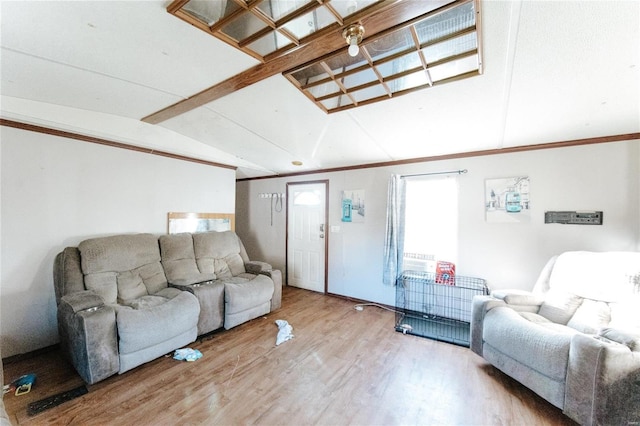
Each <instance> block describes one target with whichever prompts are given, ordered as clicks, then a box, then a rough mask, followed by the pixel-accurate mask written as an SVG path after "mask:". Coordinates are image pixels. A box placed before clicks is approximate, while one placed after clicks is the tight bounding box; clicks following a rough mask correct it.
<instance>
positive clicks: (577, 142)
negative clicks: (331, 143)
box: [236, 133, 640, 182]
mask: <svg viewBox="0 0 640 426" xmlns="http://www.w3.org/2000/svg"><path fill="white" fill-rule="evenodd" d="M634 140H640V133H626V134H621V135H612V136H598V137H595V138H586V139H574V140H569V141H562V142H549V143H542V144H536V145H522V146H514V147H507V148H496V149H486V150H482V151H469V152H461V153H457V154H445V155H434V156H430V157H417V158H408V159H405V160H395V161H382V162H378V163H370V164H360V165H356V166H344V167H333V168H329V169H317V170H307V171H304V172H295V173H285V174H281V175H277V176H260V177H253V178H243V179H236V182H244V181H251V180H262V179H278V178H283V177H293V176H304V175H314V174H320V173H332V172H344V171H349V170H361V169H373V168H378V167H389V166H401V165H405V164H414V163H429V162H432V161H442V160H454V159H458V158H472V157H484V156H487V155H499V154H512V153H517V152H526V151H538V150H541V149H554V148H567V147H572V146H581V145H594V144H599V143H609V142H624V141H634Z"/></svg>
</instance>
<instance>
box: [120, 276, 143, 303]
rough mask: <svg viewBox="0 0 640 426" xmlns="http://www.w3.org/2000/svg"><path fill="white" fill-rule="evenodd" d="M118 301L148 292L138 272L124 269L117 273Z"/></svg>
mask: <svg viewBox="0 0 640 426" xmlns="http://www.w3.org/2000/svg"><path fill="white" fill-rule="evenodd" d="M117 283H118V303H123V302H125V301H127V300H131V299H137V298H138V297H142V296H145V295H147V294H149V293H148V292H147V287H145V286H144V283H143V282H142V278H141V277H140V274H137V273H135V272H133V271H124V272H120V273H119V274H118V278H117Z"/></svg>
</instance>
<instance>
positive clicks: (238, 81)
mask: <svg viewBox="0 0 640 426" xmlns="http://www.w3.org/2000/svg"><path fill="white" fill-rule="evenodd" d="M189 1H190V0H174V1H173V2H172V3H171V4H170V5H169V6H168V7H167V11H168V12H169V13H171V14H173V15H175V16H176V17H178V18H180V19H182V20H184V21H186V22H188V23H189V24H191V25H193V26H195V27H197V28H198V29H200V30H202V31H205V32H207V33H209V34H211V35H212V36H215V37H217V38H219V39H220V40H223V41H225V42H226V43H229V44H231V45H232V46H234V47H236V48H238V49H240V50H242V51H243V52H246V53H248V54H251V53H250V51H249V49H247V46H248V45H250V44H251V43H250V42H249V41H247V40H241V41H240V42H239V41H237V40H234V39H232V38H229V37H228V36H226V35H224V33H222V32H221V31H220V30H221V29H222V28H224V27H225V25H228V24H229V22H231V21H233V19H234V17H235V18H237V17H238V16H240V15H242V14H247V13H251V14H252V16H258V17H259V18H260V19H261V20H263V21H264V20H265V17H266V15H265V14H264V13H263V12H258V10H254V9H257V8H259V6H260V5H261V4H262V3H263V2H266V1H267V0H228V1H229V2H232V3H233V4H234V5H237V6H238V8H237V9H236V10H235V11H232V12H231V13H229V14H227V15H226V16H223V17H221V18H220V19H219V20H218V21H216V22H214V23H213V24H212V25H208V24H207V23H206V22H204V21H202V20H200V19H198V18H197V17H195V16H194V15H193V14H191V13H189V12H186V11H185V10H184V9H183V8H184V7H185V5H187V4H188V3H189ZM191 1H193V0H191ZM199 1H202V0H199ZM334 1H335V0H334ZM330 3H331V0H311V1H310V2H309V3H307V4H305V5H304V6H303V7H301V8H299V9H297V10H294V11H292V12H291V13H289V14H286V15H285V16H283V17H281V18H279V19H277V20H275V21H270V22H269V24H268V25H267V26H268V28H267V29H264V30H261V31H267V32H268V31H272V30H274V29H276V30H277V29H278V28H281V27H282V26H283V25H285V24H286V23H287V22H288V21H289V20H291V19H296V18H298V17H300V16H304V14H305V13H307V12H308V11H309V10H316V9H317V8H318V7H320V6H323V7H326V8H328V9H329V10H332V12H331V13H332V14H334V16H336V17H337V16H340V15H339V13H337V12H336V11H335V8H333V7H332V6H331V5H330ZM469 3H471V4H473V5H474V10H475V11H476V13H477V17H476V21H475V25H474V28H473V29H465V30H462V31H461V32H460V34H462V33H465V32H468V31H473V30H475V31H476V33H477V38H478V48H477V49H476V51H475V52H472V53H473V54H476V55H477V57H478V62H479V69H478V70H477V71H475V72H465V73H462V74H460V75H456V76H452V77H449V78H443V79H441V80H440V81H439V82H438V84H441V83H446V82H449V81H456V80H459V79H460V78H466V77H468V76H472V75H478V74H479V73H481V52H480V31H479V27H478V24H479V21H480V19H479V9H478V6H479V0H455V1H452V0H429V1H425V0H404V1H401V0H381V1H377V2H375V3H373V4H369V5H368V6H366V7H363V8H362V9H360V10H357V11H356V12H355V13H353V14H351V15H348V16H347V17H345V18H343V19H342V20H341V21H336V22H335V23H334V24H331V25H329V26H327V27H324V28H321V29H319V30H318V31H316V32H313V33H311V34H310V35H308V36H306V37H303V38H301V39H299V40H295V42H294V40H292V43H291V44H290V45H287V46H285V47H283V48H279V49H277V50H275V51H274V52H272V53H270V54H268V55H265V56H263V57H260V56H259V55H258V57H257V59H259V60H260V61H261V63H259V64H257V65H256V66H254V67H252V68H249V69H247V70H245V71H243V72H241V73H239V74H237V75H234V76H232V77H230V78H228V79H226V80H224V81H222V82H220V83H217V84H215V85H213V86H211V87H209V88H207V89H205V90H203V91H201V92H199V93H196V94H194V95H192V96H190V97H188V98H186V99H184V100H181V101H179V102H177V103H175V104H173V105H170V106H168V107H166V108H164V109H162V110H160V111H157V112H155V113H153V114H150V115H148V116H147V117H144V118H143V119H142V121H144V122H147V123H151V124H157V123H160V122H163V121H165V120H168V119H170V118H173V117H175V116H178V115H180V114H183V113H186V112H188V111H190V110H192V109H195V108H198V107H200V106H202V105H205V104H207V103H209V102H212V101H214V100H216V99H219V98H221V97H224V96H226V95H229V94H231V93H233V92H235V91H237V90H241V89H243V88H245V87H247V86H250V85H252V84H255V83H257V82H260V81H262V80H264V79H266V78H269V77H272V76H274V75H277V74H283V75H285V77H287V78H288V79H289V80H290V81H292V83H293V84H294V85H296V87H298V89H300V90H301V91H302V92H303V93H304V94H305V96H307V97H308V98H310V99H311V100H312V101H314V102H315V103H316V104H317V105H318V106H319V107H320V108H322V109H323V110H325V111H327V112H329V111H330V109H328V108H326V107H324V106H323V105H322V104H321V102H319V101H318V98H316V97H314V96H312V95H310V94H309V92H308V90H305V89H304V88H303V86H310V87H313V86H311V85H303V84H299V83H296V82H295V81H294V80H295V79H293V78H292V77H291V75H293V74H294V73H295V72H299V70H300V69H302V68H304V67H310V66H313V64H320V68H321V69H322V70H325V71H326V69H325V68H326V64H325V65H322V64H321V61H322V60H326V59H327V58H330V57H332V56H339V55H346V51H347V47H348V46H347V44H346V42H345V39H344V38H343V37H342V30H343V28H346V27H347V26H348V25H351V24H354V23H359V24H362V25H363V26H364V27H365V32H366V33H365V38H364V40H363V42H362V43H361V45H362V46H363V47H364V48H363V49H361V52H362V53H361V54H360V55H359V56H360V57H361V58H360V59H363V58H364V59H365V62H366V64H362V66H363V67H365V68H366V67H372V68H373V72H374V73H375V74H376V77H377V83H375V84H379V85H380V86H381V87H383V88H384V92H385V95H384V96H381V97H379V98H375V99H367V100H364V101H357V102H354V103H353V104H354V105H352V106H350V107H354V106H359V105H365V104H368V103H371V102H377V101H379V100H382V99H388V98H390V96H389V94H390V92H391V91H390V89H389V87H388V85H387V83H388V82H389V81H390V79H389V78H385V77H384V76H382V75H381V74H380V73H379V72H378V70H377V69H376V68H375V67H373V65H374V64H376V65H379V64H383V63H384V62H388V61H391V60H393V59H394V58H397V57H400V56H402V54H394V55H393V57H386V58H383V59H381V60H379V61H374V58H372V56H371V55H370V54H369V52H367V50H366V45H367V44H368V43H371V42H373V41H375V40H376V39H379V38H380V37H382V36H386V35H389V34H391V33H393V32H395V31H398V30H402V29H406V28H409V29H410V31H411V37H413V44H414V46H413V47H412V48H411V50H412V51H418V52H419V54H420V61H421V63H422V69H423V70H427V69H428V67H434V66H435V65H437V64H435V63H432V64H428V63H427V62H426V61H425V59H424V55H423V54H422V51H421V49H423V48H425V47H427V46H428V45H429V44H433V43H435V42H436V41H430V42H429V43H422V44H421V43H419V38H418V34H417V33H416V31H415V28H414V25H416V24H417V23H419V22H420V21H422V20H424V19H425V18H427V17H429V16H433V15H436V14H439V13H442V12H444V11H447V10H450V9H452V8H455V7H458V6H461V5H464V4H469ZM266 20H267V21H269V20H270V18H269V17H266ZM260 34H262V33H260ZM460 34H458V33H456V34H448V35H446V36H445V37H444V38H443V40H437V42H440V41H445V40H446V39H450V38H453V37H457V36H459V35H460ZM250 37H252V38H251V40H254V39H256V37H257V36H256V35H255V34H251V35H250ZM405 53H406V52H405ZM467 54H470V53H469V52H467ZM251 56H253V57H256V55H255V54H251ZM457 56H460V55H456V57H457ZM463 56H464V55H463ZM447 59H448V60H455V59H456V58H453V59H452V58H447ZM443 61H444V62H447V61H446V60H443ZM362 69H364V68H362ZM413 71H415V70H413ZM347 72H348V74H346V73H347ZM355 72H357V71H355V70H348V71H347V70H345V71H344V72H343V73H341V74H343V75H341V76H340V77H341V78H344V77H346V76H348V75H350V74H353V73H355ZM407 74H410V72H408V71H406V70H403V71H402V72H401V73H400V74H398V75H395V76H394V78H398V77H401V76H404V75H407ZM427 75H428V74H427ZM370 83H371V82H365V83H363V84H362V85H360V86H361V87H359V90H362V89H363V88H364V89H366V88H368V87H371V84H370ZM431 84H433V82H432V81H430V82H429V84H427V85H426V87H430V85H431ZM338 86H339V87H340V90H341V91H342V95H343V96H349V94H348V93H347V92H348V91H349V90H348V89H347V88H345V87H344V84H338ZM424 87H425V85H421V86H419V87H417V88H410V89H408V90H405V91H401V93H402V94H404V93H408V92H411V91H415V90H420V89H423V88H424ZM307 88H308V87H307ZM343 89H344V90H343ZM401 93H400V92H398V94H401ZM325 98H326V96H325ZM351 98H353V96H351ZM342 109H344V107H340V108H337V109H331V112H333V111H339V110H342Z"/></svg>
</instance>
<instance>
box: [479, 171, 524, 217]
mask: <svg viewBox="0 0 640 426" xmlns="http://www.w3.org/2000/svg"><path fill="white" fill-rule="evenodd" d="M484 192H485V198H484V200H485V201H484V207H485V219H486V221H487V222H490V223H522V222H530V221H531V215H530V210H529V209H530V207H531V205H530V196H531V195H530V191H529V177H528V176H515V177H508V178H499V179H486V180H485V189H484Z"/></svg>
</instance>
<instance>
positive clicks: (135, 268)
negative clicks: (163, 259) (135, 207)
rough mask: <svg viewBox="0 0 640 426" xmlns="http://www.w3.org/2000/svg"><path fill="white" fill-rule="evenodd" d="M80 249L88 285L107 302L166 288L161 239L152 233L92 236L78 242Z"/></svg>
mask: <svg viewBox="0 0 640 426" xmlns="http://www.w3.org/2000/svg"><path fill="white" fill-rule="evenodd" d="M78 250H79V252H80V257H81V265H82V272H83V274H84V275H85V285H86V286H87V288H88V289H91V290H94V291H95V292H96V293H98V294H100V295H101V296H102V297H104V299H105V302H106V303H110V304H112V303H116V302H117V301H118V300H120V301H123V300H130V299H134V298H136V297H141V296H143V295H145V294H153V293H156V292H158V291H160V290H161V289H162V288H165V287H167V280H166V277H165V275H164V270H163V269H162V265H161V264H160V249H159V247H158V239H157V238H156V237H155V236H153V235H151V234H127V235H115V236H110V237H102V238H92V239H88V240H85V241H83V242H81V243H80V244H78ZM142 286H144V288H143V287H142Z"/></svg>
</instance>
